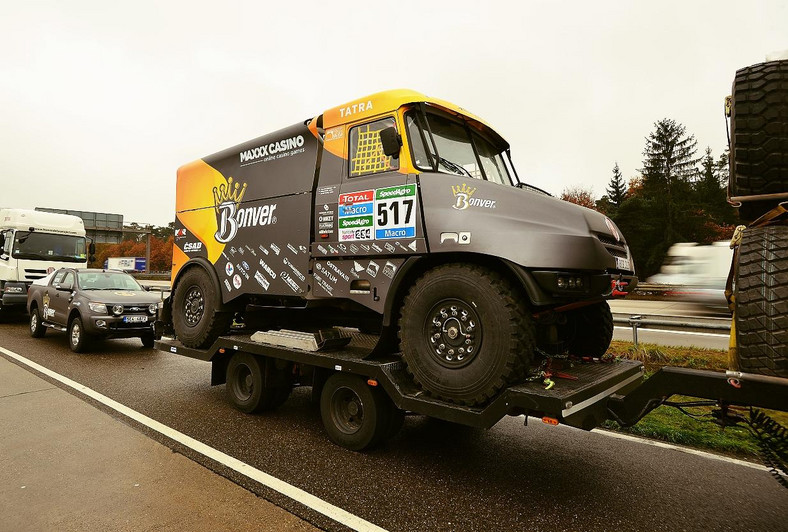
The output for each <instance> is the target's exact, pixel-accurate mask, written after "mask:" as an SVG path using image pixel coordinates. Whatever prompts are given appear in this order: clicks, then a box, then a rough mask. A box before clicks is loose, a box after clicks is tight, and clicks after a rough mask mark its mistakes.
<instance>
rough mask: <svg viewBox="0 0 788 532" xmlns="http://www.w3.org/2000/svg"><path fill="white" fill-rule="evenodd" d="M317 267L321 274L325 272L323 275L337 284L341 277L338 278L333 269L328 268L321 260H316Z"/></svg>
mask: <svg viewBox="0 0 788 532" xmlns="http://www.w3.org/2000/svg"><path fill="white" fill-rule="evenodd" d="M315 269H316V270H317V271H318V272H320V273H321V274H323V276H324V277H325V278H326V279H328V280H329V281H330V282H331V283H332V284H337V282H338V281H339V279H338V278H337V276H336V275H334V274H333V273H331V271H330V270H329V269H328V268H326V267H325V266H323V264H322V263H320V262H316V263H315Z"/></svg>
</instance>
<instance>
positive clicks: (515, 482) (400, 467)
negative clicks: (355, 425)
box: [0, 321, 788, 532]
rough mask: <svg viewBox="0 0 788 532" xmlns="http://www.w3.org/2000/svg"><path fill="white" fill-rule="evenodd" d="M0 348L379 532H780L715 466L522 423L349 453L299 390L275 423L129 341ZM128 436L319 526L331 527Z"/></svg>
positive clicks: (764, 483) (446, 429)
mask: <svg viewBox="0 0 788 532" xmlns="http://www.w3.org/2000/svg"><path fill="white" fill-rule="evenodd" d="M0 346H2V347H5V348H6V349H9V350H11V351H14V352H16V353H18V354H20V355H22V356H24V357H27V358H29V359H31V360H33V361H35V362H37V363H39V364H41V365H43V366H45V367H47V368H49V369H51V370H53V371H56V372H58V373H60V374H62V375H65V376H66V377H69V378H70V379H73V380H75V381H77V382H80V383H82V384H84V385H86V386H88V387H90V388H92V389H94V390H96V391H98V392H100V393H102V394H104V395H106V396H108V397H110V398H112V399H114V400H116V401H119V402H121V403H123V404H124V405H126V406H128V407H130V408H133V409H135V410H137V411H139V412H141V413H143V414H145V415H147V416H149V417H151V418H153V419H155V420H157V421H159V422H161V423H164V424H166V425H169V426H170V427H172V428H174V429H176V430H178V431H181V432H183V433H185V434H187V435H189V436H191V437H193V438H196V439H197V440H199V441H201V442H204V443H206V444H208V445H210V446H212V447H214V448H216V449H218V450H220V451H223V452H225V453H227V454H229V455H231V456H233V457H235V458H237V459H239V460H242V461H244V462H246V463H248V464H250V465H252V466H254V467H256V468H258V469H260V470H262V471H265V472H266V473H269V474H271V475H273V476H275V477H277V478H280V479H282V480H284V481H286V482H289V483H290V484H293V485H295V486H297V487H299V488H301V489H303V490H306V491H308V492H309V493H311V494H313V495H315V496H317V497H320V498H322V499H323V500H325V501H328V502H330V503H331V504H334V505H336V506H339V507H341V508H343V509H345V510H347V511H349V512H352V513H353V514H355V515H357V516H359V517H361V518H363V519H366V520H367V521H370V522H372V523H375V524H376V525H379V526H381V527H383V528H385V529H388V530H407V531H411V530H414V531H415V530H425V531H426V530H430V531H432V530H441V531H443V530H458V531H459V530H463V531H465V530H467V531H476V530H478V531H488V530H529V531H548V530H549V531H552V530H589V531H595V530H648V531H660V530H665V531H680V530H687V531H699V530H704V531H706V530H708V531H716V530H730V531H746V530H753V531H756V530H757V531H759V532H765V531H772V530H774V531H785V530H788V490H785V489H784V488H781V487H780V486H779V485H778V484H777V483H776V482H775V481H774V480H773V479H772V478H771V477H770V476H769V475H768V474H767V473H766V472H765V471H763V470H759V469H753V468H750V467H745V466H742V465H739V464H735V463H731V462H727V461H721V460H713V459H709V458H707V457H703V456H697V455H694V454H687V453H684V452H680V451H677V450H673V449H664V448H659V447H654V446H651V445H645V444H643V443H639V442H632V441H626V440H620V439H615V438H611V437H608V436H605V435H603V434H600V433H597V432H591V433H589V432H583V431H580V430H577V429H571V428H568V427H563V426H558V427H550V426H546V425H543V424H541V423H540V422H539V421H537V420H534V419H530V420H529V426H528V427H523V426H522V424H523V418H507V419H504V420H502V421H501V422H499V423H498V424H497V425H496V426H494V427H493V428H492V429H491V430H489V431H483V430H475V429H469V428H465V427H460V426H452V425H449V424H446V423H443V422H438V421H436V420H432V419H428V418H425V417H420V416H409V417H408V418H407V420H406V423H405V426H404V428H403V430H402V432H400V433H399V434H398V435H397V436H396V437H395V438H394V439H393V440H391V441H389V442H388V443H387V444H386V445H384V446H383V447H382V448H380V449H378V450H375V451H372V452H369V453H365V454H361V453H354V452H350V451H346V450H344V449H342V448H339V447H337V446H335V445H333V444H331V443H330V442H329V441H328V439H327V438H326V436H325V434H324V432H323V429H322V426H321V424H320V419H319V413H318V411H317V409H316V408H315V407H314V406H313V405H312V404H311V403H310V396H309V393H308V388H307V389H299V390H296V391H295V392H294V394H293V396H292V397H291V398H290V400H289V401H288V402H287V403H286V404H285V405H284V406H283V407H282V408H280V409H279V410H278V411H276V412H274V413H270V414H267V415H261V416H248V415H245V414H242V413H240V412H238V411H236V410H234V409H233V408H232V407H231V406H229V404H228V403H227V402H226V401H225V398H224V386H218V387H211V386H210V385H209V378H210V366H209V364H208V363H204V362H198V361H194V360H191V359H188V358H184V357H181V356H177V355H172V354H168V353H163V352H158V351H154V350H148V349H144V348H142V347H141V344H140V343H139V341H137V340H113V341H108V342H104V343H101V344H97V345H96V346H95V348H94V349H95V350H94V351H93V352H92V353H88V354H75V353H72V352H71V351H69V350H68V348H67V347H66V339H65V335H63V334H62V333H53V332H52V331H49V332H47V336H46V337H45V338H43V339H38V340H37V339H33V338H30V336H29V335H28V333H27V326H26V322H25V321H17V322H16V323H0ZM0 356H2V355H0ZM88 402H92V400H89V401H88ZM98 406H99V407H100V408H102V409H104V407H102V406H100V405H98ZM113 415H116V416H117V415H118V414H114V413H113ZM128 423H129V424H131V425H132V426H136V424H135V422H131V421H128ZM137 428H138V429H139V430H141V431H142V432H144V433H148V434H149V435H150V436H151V437H154V438H156V439H159V440H160V441H162V442H163V443H165V444H167V445H170V446H171V447H173V448H174V450H175V451H177V452H181V453H183V454H185V455H187V456H189V457H191V458H193V459H195V460H197V461H198V462H200V463H203V464H204V465H206V466H208V467H209V468H212V469H214V470H215V471H217V472H218V473H219V474H222V475H224V476H227V477H228V478H230V479H232V480H234V481H235V482H237V483H239V484H241V485H242V486H244V487H247V488H248V489H250V490H252V491H253V492H255V493H257V494H258V495H260V496H262V497H264V498H266V499H269V500H271V501H272V502H274V503H276V504H278V505H280V506H282V507H284V508H285V509H287V510H289V511H291V512H293V513H295V514H296V515H298V516H300V517H302V518H304V519H307V520H309V521H310V522H312V523H313V524H315V525H317V526H319V527H321V528H325V529H327V530H335V529H341V527H340V526H339V525H337V524H336V523H334V522H332V521H330V520H328V519H327V518H325V517H323V516H321V515H320V514H317V513H316V512H314V511H312V510H310V509H309V508H306V507H304V506H302V505H301V504H299V503H295V502H293V501H291V500H289V499H287V498H285V497H284V496H282V495H279V494H278V493H276V492H273V491H272V490H270V489H268V488H266V487H264V486H262V485H259V484H257V483H255V482H253V481H251V480H249V479H247V478H246V477H243V476H241V475H240V474H238V473H235V472H231V471H228V470H226V469H225V468H223V467H222V466H219V465H217V464H216V463H213V462H211V461H210V460H207V459H205V458H201V457H200V456H199V455H196V453H194V452H192V451H191V450H189V449H187V448H185V447H181V446H180V445H179V444H175V443H173V442H171V441H169V440H167V439H166V438H164V437H162V436H159V435H158V434H156V433H152V432H151V431H149V430H148V429H146V428H142V427H141V426H137ZM3 430H11V428H10V427H4V428H3ZM85 437H86V438H88V437H90V435H89V434H86V435H85ZM162 496H165V497H168V496H173V497H175V495H174V494H162ZM206 497H210V494H206ZM174 501H175V499H174ZM174 504H175V502H174Z"/></svg>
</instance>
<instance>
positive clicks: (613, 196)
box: [605, 162, 627, 207]
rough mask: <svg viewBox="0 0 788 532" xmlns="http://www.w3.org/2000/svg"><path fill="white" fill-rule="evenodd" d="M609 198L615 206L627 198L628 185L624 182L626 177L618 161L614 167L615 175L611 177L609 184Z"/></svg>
mask: <svg viewBox="0 0 788 532" xmlns="http://www.w3.org/2000/svg"><path fill="white" fill-rule="evenodd" d="M605 192H607V199H608V201H610V203H611V204H612V205H613V206H615V207H620V206H621V204H622V203H624V200H625V199H627V185H626V183H625V182H624V177H623V176H622V175H621V170H619V168H618V162H616V165H615V166H614V167H613V177H611V178H610V183H608V184H607V190H606V191H605Z"/></svg>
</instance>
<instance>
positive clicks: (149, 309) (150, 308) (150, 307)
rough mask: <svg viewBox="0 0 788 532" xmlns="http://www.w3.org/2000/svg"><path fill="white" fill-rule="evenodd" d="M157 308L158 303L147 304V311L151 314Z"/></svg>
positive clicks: (154, 312)
mask: <svg viewBox="0 0 788 532" xmlns="http://www.w3.org/2000/svg"><path fill="white" fill-rule="evenodd" d="M158 308H159V304H158V303H151V304H150V305H148V312H150V313H151V314H156V310H157V309H158Z"/></svg>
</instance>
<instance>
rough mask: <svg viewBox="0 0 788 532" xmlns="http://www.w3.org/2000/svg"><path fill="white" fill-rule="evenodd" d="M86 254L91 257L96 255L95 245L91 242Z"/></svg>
mask: <svg viewBox="0 0 788 532" xmlns="http://www.w3.org/2000/svg"><path fill="white" fill-rule="evenodd" d="M88 253H90V254H91V255H95V254H96V244H94V243H93V242H91V243H90V245H89V246H88Z"/></svg>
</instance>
